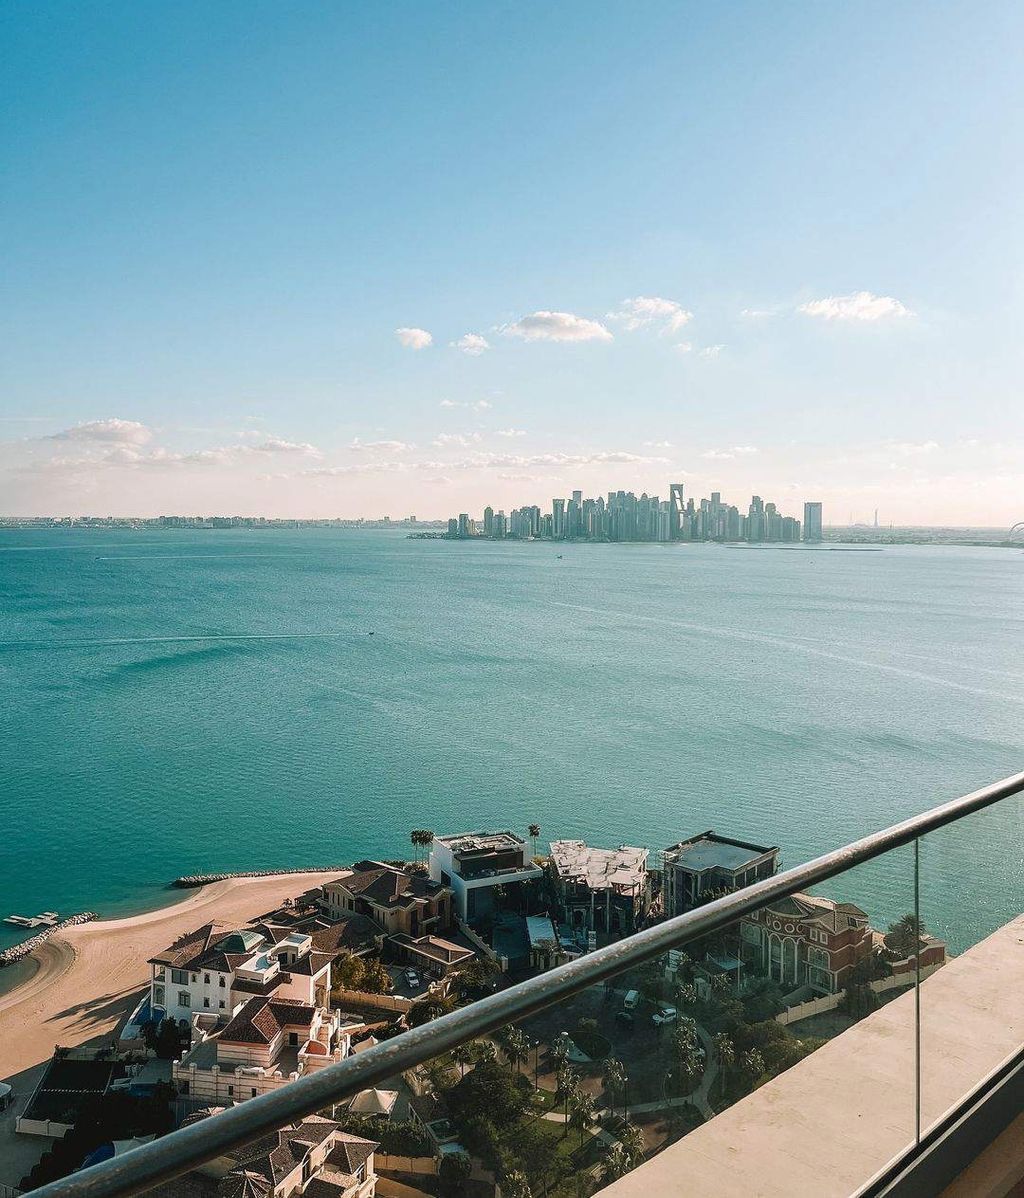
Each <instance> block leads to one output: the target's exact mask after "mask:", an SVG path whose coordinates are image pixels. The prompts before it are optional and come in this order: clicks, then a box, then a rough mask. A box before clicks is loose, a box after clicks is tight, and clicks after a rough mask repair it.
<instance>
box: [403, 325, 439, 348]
mask: <svg viewBox="0 0 1024 1198" xmlns="http://www.w3.org/2000/svg"><path fill="white" fill-rule="evenodd" d="M395 336H396V337H397V338H398V341H399V344H400V345H404V346H405V348H406V349H426V348H427V347H428V346H430V345H433V344H434V335H433V333H428V332H427V330H426V329H417V328H405V327H403V328H400V329H395Z"/></svg>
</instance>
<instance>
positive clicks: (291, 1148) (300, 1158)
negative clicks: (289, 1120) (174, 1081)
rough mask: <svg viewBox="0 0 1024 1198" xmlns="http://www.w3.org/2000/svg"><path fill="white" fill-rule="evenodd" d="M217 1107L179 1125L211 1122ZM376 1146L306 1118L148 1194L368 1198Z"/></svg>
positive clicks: (167, 1196)
mask: <svg viewBox="0 0 1024 1198" xmlns="http://www.w3.org/2000/svg"><path fill="white" fill-rule="evenodd" d="M221 1109H223V1108H212V1109H211V1108H207V1109H205V1110H201V1111H196V1112H195V1113H194V1114H192V1115H190V1116H189V1117H188V1118H187V1119H186V1120H185V1124H188V1123H195V1122H198V1121H199V1120H201V1119H208V1118H216V1117H217V1115H218V1114H219V1113H220V1110H221ZM183 1126H184V1124H183ZM376 1148H377V1145H376V1144H375V1143H374V1142H373V1141H372V1140H364V1139H363V1138H362V1137H361V1136H353V1135H350V1134H349V1133H347V1132H344V1131H342V1130H341V1128H340V1127H339V1125H338V1124H337V1123H334V1122H333V1121H332V1120H330V1119H324V1118H322V1117H321V1116H319V1115H310V1116H308V1117H307V1118H305V1119H303V1120H302V1121H301V1122H300V1123H295V1124H292V1125H290V1126H288V1127H285V1128H282V1129H281V1130H279V1131H275V1132H272V1133H271V1134H270V1135H267V1136H264V1137H263V1138H262V1139H260V1140H257V1141H256V1142H255V1143H254V1144H248V1145H246V1146H245V1147H242V1148H235V1149H232V1150H231V1152H230V1153H228V1154H226V1155H225V1156H220V1157H215V1158H214V1159H213V1160H212V1161H207V1162H206V1163H205V1164H204V1165H202V1166H200V1168H199V1169H197V1170H195V1171H194V1172H192V1173H186V1174H185V1175H184V1176H183V1177H179V1178H176V1179H175V1180H174V1181H169V1182H166V1183H164V1184H163V1185H161V1186H157V1187H156V1189H154V1190H151V1191H150V1193H151V1194H152V1195H154V1196H156V1198H292V1196H293V1195H305V1196H306V1198H373V1196H374V1194H375V1193H376V1186H377V1175H376V1173H375V1172H374V1168H373V1164H374V1161H373V1154H374V1151H375V1150H376Z"/></svg>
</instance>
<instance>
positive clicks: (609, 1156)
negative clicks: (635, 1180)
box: [601, 1144, 631, 1186]
mask: <svg viewBox="0 0 1024 1198" xmlns="http://www.w3.org/2000/svg"><path fill="white" fill-rule="evenodd" d="M630 1167H631V1165H630V1160H629V1157H628V1155H627V1154H626V1150H625V1148H623V1147H622V1145H621V1144H612V1145H611V1146H610V1147H609V1148H608V1150H607V1151H606V1152H605V1154H604V1160H603V1161H602V1162H601V1184H602V1185H606V1186H609V1185H611V1184H612V1182H613V1181H618V1180H619V1178H620V1177H625V1176H626V1174H627V1173H628V1172H629V1170H630Z"/></svg>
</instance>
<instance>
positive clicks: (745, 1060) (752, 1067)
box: [740, 1048, 764, 1086]
mask: <svg viewBox="0 0 1024 1198" xmlns="http://www.w3.org/2000/svg"><path fill="white" fill-rule="evenodd" d="M740 1068H741V1069H742V1070H743V1073H744V1075H745V1076H746V1078H747V1080H748V1081H749V1082H750V1084H751V1086H753V1085H755V1084H756V1083H757V1082H758V1081H760V1079H761V1078H762V1077H764V1057H763V1056H762V1055H761V1053H760V1052H759V1051H758V1050H757V1049H756V1048H751V1049H750V1050H749V1051H748V1052H745V1053H744V1054H743V1056H742V1058H741V1059H740Z"/></svg>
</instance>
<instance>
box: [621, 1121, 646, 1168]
mask: <svg viewBox="0 0 1024 1198" xmlns="http://www.w3.org/2000/svg"><path fill="white" fill-rule="evenodd" d="M619 1143H620V1144H621V1145H622V1147H623V1148H624V1149H625V1150H626V1155H627V1156H628V1157H629V1160H630V1164H632V1165H634V1166H636V1165H639V1164H640V1162H641V1161H642V1160H643V1159H644V1154H645V1151H646V1145H645V1144H644V1135H643V1132H642V1131H641V1130H640V1128H639V1127H637V1125H636V1124H635V1123H630V1121H629V1120H628V1119H627V1120H626V1122H625V1123H623V1125H622V1127H621V1128H620V1129H619Z"/></svg>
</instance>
